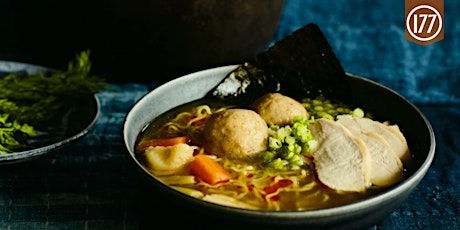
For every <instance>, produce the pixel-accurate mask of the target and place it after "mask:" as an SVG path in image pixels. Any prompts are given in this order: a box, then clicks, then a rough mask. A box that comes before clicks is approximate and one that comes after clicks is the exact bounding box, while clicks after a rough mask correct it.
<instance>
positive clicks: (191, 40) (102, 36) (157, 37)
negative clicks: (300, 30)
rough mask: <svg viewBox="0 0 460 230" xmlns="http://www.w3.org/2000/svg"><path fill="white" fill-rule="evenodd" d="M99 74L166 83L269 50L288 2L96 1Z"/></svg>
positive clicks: (95, 40) (95, 43) (95, 57)
mask: <svg viewBox="0 0 460 230" xmlns="http://www.w3.org/2000/svg"><path fill="white" fill-rule="evenodd" d="M91 4H92V6H91V8H90V9H91V13H90V17H89V18H88V21H89V22H91V25H92V26H93V28H94V29H93V31H92V33H93V35H91V37H92V39H93V40H91V41H90V46H91V47H92V48H91V49H92V51H93V52H92V57H93V58H92V59H93V62H94V70H95V71H96V72H101V73H109V74H110V75H112V78H111V79H112V80H115V81H132V80H136V81H144V82H151V81H166V80H171V79H172V78H176V77H179V76H181V75H183V74H186V73H190V72H194V71H196V70H201V69H205V68H209V67H215V66H220V65H223V64H234V63H238V62H241V61H243V60H245V59H247V58H249V57H252V56H254V55H256V54H258V53H260V52H262V51H263V50H265V48H267V46H268V44H269V42H270V41H271V40H272V38H273V36H274V34H275V32H276V29H277V27H278V22H279V20H280V17H281V14H282V10H283V7H284V0H273V1H270V2H269V3H268V2H266V1H260V0H232V1H219V0H188V1H182V0H170V1H154V0H135V1H117V2H113V1H102V2H101V1H94V2H93V3H91Z"/></svg>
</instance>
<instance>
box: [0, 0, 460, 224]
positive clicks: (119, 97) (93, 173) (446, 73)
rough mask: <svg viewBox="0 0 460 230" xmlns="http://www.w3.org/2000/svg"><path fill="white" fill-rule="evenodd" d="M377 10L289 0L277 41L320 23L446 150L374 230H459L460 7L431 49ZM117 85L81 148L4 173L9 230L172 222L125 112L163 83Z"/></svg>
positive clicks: (390, 9) (399, 9)
mask: <svg viewBox="0 0 460 230" xmlns="http://www.w3.org/2000/svg"><path fill="white" fill-rule="evenodd" d="M369 2H370V1H364V0H361V1H360V0H351V1H340V2H339V1H334V2H332V1H310V0H306V1H303V0H287V2H286V6H285V10H284V13H283V16H282V18H281V22H280V25H279V28H278V31H277V33H276V35H275V37H274V39H273V42H275V41H277V40H280V39H282V38H283V37H285V36H286V35H288V34H290V33H291V32H293V31H295V30H296V29H298V28H299V27H301V26H303V25H305V24H307V23H310V22H313V23H317V24H318V25H319V26H320V28H321V29H322V31H323V33H324V34H325V35H326V37H327V39H328V41H329V42H330V44H331V46H332V48H333V50H334V52H335V53H336V55H337V56H338V58H339V59H340V60H341V63H342V65H343V67H344V68H345V70H346V71H347V72H349V73H353V74H356V75H360V76H363V77H367V78H369V79H372V80H374V81H377V82H379V83H381V84H383V85H385V86H388V87H389V88H391V89H393V90H395V91H397V92H398V93H400V94H402V95H403V96H405V97H406V98H407V99H408V100H410V101H411V102H412V103H414V104H415V105H416V106H417V107H418V108H420V110H421V111H422V112H423V113H424V114H425V116H426V117H427V118H428V119H429V120H430V122H431V124H432V126H433V129H434V132H435V135H436V142H437V147H436V156H435V159H434V161H433V163H432V166H431V168H430V169H429V171H428V172H427V174H426V176H425V178H424V179H423V180H422V181H421V183H420V184H419V186H418V187H417V188H416V189H415V191H414V192H413V193H412V194H411V195H410V197H409V198H408V199H407V201H405V202H404V203H403V205H402V206H401V207H399V208H398V209H397V210H396V211H394V212H393V213H391V214H390V215H389V216H388V217H387V218H386V219H384V220H383V221H382V222H380V223H378V224H376V225H375V226H372V227H371V229H460V217H459V216H460V202H459V200H460V138H459V137H458V136H460V20H459V18H458V15H459V13H460V1H455V0H445V18H444V26H445V27H444V39H443V40H442V41H439V42H436V43H434V44H431V45H428V46H421V45H418V44H415V43H413V42H409V41H407V40H406V39H405V37H404V2H403V1H396V0H390V1H384V0H378V1H372V4H371V5H368V3H369ZM0 36H5V34H2V35H0ZM110 86H111V87H112V88H114V89H116V90H114V91H110V92H102V93H99V94H98V95H97V97H98V98H99V99H100V103H101V116H100V117H99V119H98V121H97V123H96V124H95V126H94V127H93V129H91V130H90V132H89V133H88V134H87V135H86V136H85V137H84V138H83V139H82V140H80V141H79V142H78V143H76V144H75V145H73V146H71V147H70V148H67V149H64V150H62V151H60V152H57V153H56V154H53V155H51V156H49V157H46V158H43V159H39V160H35V161H32V162H28V163H24V164H20V165H14V166H8V167H0V228H2V229H138V228H139V227H144V226H148V227H151V228H158V227H159V226H160V225H162V224H160V223H161V222H162V221H163V222H165V221H166V220H163V219H161V218H158V217H159V215H158V214H156V212H157V211H159V210H160V211H161V210H163V209H168V208H170V206H168V204H163V203H161V202H158V203H157V202H151V201H150V202H147V200H151V199H149V198H151V197H155V194H154V193H152V192H150V191H149V190H148V189H146V187H145V184H143V183H142V182H141V181H140V180H139V178H138V177H137V174H136V172H135V171H134V170H133V168H132V167H131V166H130V164H128V162H127V161H128V158H127V153H126V151H125V147H124V145H123V142H122V137H121V127H122V123H123V121H124V117H125V115H126V113H127V112H128V111H129V109H130V108H131V106H133V104H134V103H135V102H136V101H137V100H138V99H139V98H140V97H142V96H143V95H144V94H146V93H147V92H149V91H150V90H152V89H153V88H155V87H156V86H158V83H156V82H150V83H136V82H124V83H111V85H110ZM395 112H397V111H395ZM160 216H161V215H160ZM156 217H157V218H156ZM180 219H181V218H180V217H178V218H177V220H180ZM189 221H193V220H189ZM196 221H198V220H196ZM179 222H180V221H179ZM166 224H167V225H166V226H171V227H172V226H180V225H178V224H179V223H178V222H177V221H176V222H169V221H168V222H167V223H166ZM180 224H182V223H180ZM163 226H165V225H163ZM216 229H218V226H216Z"/></svg>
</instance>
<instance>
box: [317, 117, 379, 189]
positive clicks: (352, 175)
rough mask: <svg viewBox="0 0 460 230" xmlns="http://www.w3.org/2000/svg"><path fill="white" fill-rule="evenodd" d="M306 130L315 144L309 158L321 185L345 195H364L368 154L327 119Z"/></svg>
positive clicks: (368, 176) (368, 174) (348, 132)
mask: <svg viewBox="0 0 460 230" xmlns="http://www.w3.org/2000/svg"><path fill="white" fill-rule="evenodd" d="M310 129H311V131H312V133H313V135H314V137H315V140H316V141H317V142H318V145H317V147H316V148H315V149H313V150H312V155H313V161H314V163H315V168H316V171H317V174H318V179H319V180H320V181H321V182H322V183H323V184H325V185H327V186H328V187H330V188H332V189H335V190H338V191H349V192H364V191H365V190H366V189H367V188H368V187H370V186H371V181H370V178H371V173H370V170H371V169H370V167H371V164H370V158H369V152H368V150H367V148H366V145H365V143H364V142H363V141H362V140H361V139H359V138H356V137H355V136H353V135H352V134H351V133H350V131H348V130H347V129H346V128H345V127H344V126H343V125H341V124H339V123H337V122H334V121H331V120H328V119H318V120H316V121H315V122H314V123H313V124H311V125H310Z"/></svg>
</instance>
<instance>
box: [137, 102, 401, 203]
mask: <svg viewBox="0 0 460 230" xmlns="http://www.w3.org/2000/svg"><path fill="white" fill-rule="evenodd" d="M298 103H299V104H301V105H302V106H303V108H305V110H306V111H307V114H308V115H307V114H305V113H302V112H301V113H300V114H296V115H294V117H293V118H292V119H291V121H290V122H288V123H280V124H271V125H268V124H267V122H266V121H265V122H264V123H263V124H264V125H265V128H263V127H260V125H259V126H257V127H254V126H253V125H254V124H252V121H254V120H257V121H259V118H260V119H262V120H264V119H263V118H262V116H260V115H259V114H258V113H256V112H254V110H252V109H248V108H242V107H241V106H239V105H235V104H226V102H225V103H223V102H222V101H217V100H215V99H211V98H203V99H200V100H197V101H194V102H191V103H188V104H185V105H181V106H179V107H177V108H175V109H173V110H171V111H168V112H167V113H165V114H163V115H161V116H160V117H158V118H156V119H155V120H153V121H152V122H151V124H150V125H149V126H148V127H147V128H146V129H145V130H144V131H143V132H142V133H141V134H140V137H139V141H138V142H137V143H136V144H137V146H136V149H137V154H138V157H139V159H140V161H141V162H142V163H143V164H144V166H145V167H146V168H147V169H148V170H149V171H150V172H151V173H152V174H153V175H154V176H155V177H157V178H158V179H159V180H161V181H162V182H163V183H165V184H167V185H169V186H171V187H172V188H174V189H176V190H178V191H181V192H183V193H185V194H188V195H190V196H193V197H196V198H199V199H203V200H206V201H209V202H213V203H218V204H221V205H226V206H232V207H237V208H244V209H262V210H313V209H321V208H328V207H335V206H340V205H345V204H348V203H352V202H356V201H359V200H363V199H365V198H367V197H370V196H373V195H375V194H377V193H380V192H383V191H385V190H386V189H387V188H388V187H390V186H392V185H394V184H396V183H398V182H400V181H401V180H402V178H403V167H402V166H403V164H402V162H403V161H401V159H404V156H406V155H404V156H398V155H396V153H395V149H392V148H391V147H390V145H389V144H388V141H387V140H386V139H387V138H390V139H391V138H395V137H397V138H401V136H399V134H398V132H399V129H398V127H397V126H395V125H390V124H388V123H381V122H379V121H373V120H371V119H370V118H369V115H368V114H367V113H364V110H362V109H360V108H351V107H349V106H346V105H345V104H343V103H338V102H332V101H331V100H328V99H326V98H323V97H318V98H314V99H303V100H301V101H299V102H298ZM229 111H232V112H233V113H235V112H237V113H238V114H237V115H238V116H235V117H234V118H235V119H240V120H232V117H233V116H232V115H234V114H230V115H228V116H227V115H226V116H222V114H225V113H228V112H229ZM283 111H286V108H283V110H281V111H278V113H279V114H283ZM240 112H241V113H240ZM219 117H220V118H219ZM222 117H225V119H222ZM241 119H246V121H245V122H243V121H242V120H241ZM361 120H365V121H364V122H362V121H361ZM239 122H242V123H241V124H243V125H240V123H239ZM374 122H375V123H374ZM361 123H370V125H371V128H369V129H367V128H363V127H358V126H357V125H356V124H361ZM361 125H363V124H361ZM210 126H215V127H213V128H212V129H211V128H209V127H210ZM373 126H377V127H379V128H377V130H376V128H373ZM247 127H250V129H252V130H254V132H252V133H251V132H249V131H248V130H249V129H247ZM380 128H384V129H387V131H389V132H391V133H393V134H394V136H390V137H385V135H388V133H382V131H379V129H380ZM214 129H218V130H219V129H220V130H221V132H220V131H219V132H217V133H216V132H214V131H213V132H214V133H212V134H211V133H206V132H211V131H209V130H214ZM265 129H266V130H265ZM241 130H244V131H243V132H240V131H241ZM261 132H262V133H264V132H267V136H266V138H264V137H265V134H264V135H262V136H261V137H262V138H260V139H259V138H256V137H255V136H257V135H258V134H259V133H261ZM379 132H380V134H379ZM248 133H251V134H249V135H248ZM399 133H400V132H399ZM232 135H233V137H232ZM401 135H402V134H401ZM244 140H250V141H253V140H256V141H257V144H256V143H255V142H254V145H257V146H259V147H257V148H250V147H251V146H247V145H248V143H250V142H248V143H240V142H244ZM261 140H263V141H264V143H263V146H262V147H260V145H261V143H259V142H260V141H261ZM207 141H212V142H213V143H212V145H209V144H208V143H207ZM390 141H391V140H390ZM400 141H401V143H404V141H403V139H400ZM207 146H212V147H211V148H213V149H208V148H207ZM216 146H217V147H216ZM406 146H407V145H406ZM233 149H234V150H235V151H238V154H234V153H232V150H233ZM252 150H254V151H252ZM216 151H219V152H216ZM406 153H408V149H407V152H406ZM389 159H390V160H389Z"/></svg>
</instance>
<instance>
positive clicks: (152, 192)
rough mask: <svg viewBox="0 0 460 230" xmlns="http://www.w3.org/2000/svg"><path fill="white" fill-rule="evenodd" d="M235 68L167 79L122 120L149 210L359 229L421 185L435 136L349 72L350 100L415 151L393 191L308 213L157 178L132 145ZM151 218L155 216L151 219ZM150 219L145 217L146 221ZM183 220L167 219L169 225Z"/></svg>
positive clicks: (221, 220) (405, 104) (203, 221)
mask: <svg viewBox="0 0 460 230" xmlns="http://www.w3.org/2000/svg"><path fill="white" fill-rule="evenodd" d="M236 67H237V66H234V65H233V66H224V67H219V68H214V69H209V70H204V71H200V72H196V73H192V74H189V75H186V76H183V77H180V78H177V79H174V80H172V81H170V82H167V83H165V84H163V85H161V86H159V87H158V88H156V89H154V90H153V91H151V92H149V93H147V94H146V95H145V96H144V97H142V98H141V99H139V100H138V101H137V102H136V103H135V105H134V106H133V107H132V109H131V110H130V111H129V112H128V114H127V116H126V118H125V121H124V124H123V138H124V144H125V146H126V148H127V150H128V151H127V154H128V159H129V161H131V163H133V164H132V165H133V167H134V168H135V169H136V171H138V172H139V174H140V175H141V178H142V181H143V183H146V187H147V189H146V193H145V194H146V198H145V199H143V200H148V198H149V197H150V198H152V197H154V199H153V200H152V203H151V204H149V205H148V206H149V207H148V208H147V210H151V209H152V208H160V209H162V210H164V211H163V212H162V213H163V214H162V215H164V216H155V217H156V220H157V221H166V220H168V217H172V216H174V217H180V219H181V220H184V218H186V219H187V220H189V221H191V222H192V223H194V224H191V226H192V225H195V226H197V225H200V226H208V225H210V226H211V227H212V226H217V225H219V226H220V227H223V228H226V227H228V228H233V229H234V228H235V227H238V226H240V227H241V226H246V227H247V226H259V227H262V226H263V227H264V228H279V227H283V229H286V228H291V227H295V228H298V227H305V229H307V228H308V229H328V228H333V229H363V228H366V227H370V226H372V225H374V224H377V223H378V222H380V221H382V220H383V219H384V218H385V217H387V216H388V215H389V214H390V213H392V212H393V211H395V210H396V209H397V208H398V207H399V206H400V205H401V204H402V203H403V202H404V200H406V198H408V197H409V195H410V194H411V192H412V191H413V190H414V188H415V187H416V186H417V185H418V184H419V182H420V181H421V180H422V178H423V177H424V175H425V174H426V172H427V170H428V169H429V167H430V164H431V162H432V160H433V157H434V154H435V137H434V133H433V130H432V127H431V125H430V123H429V121H428V120H427V119H426V118H425V116H424V115H423V114H422V113H421V112H420V111H419V109H418V108H417V107H416V106H414V105H413V104H412V103H411V102H409V101H408V100H407V99H405V98H404V97H403V96H401V95H400V94H398V93H397V92H395V91H393V90H391V89H389V88H387V87H385V86H382V85H380V84H378V83H376V82H373V81H370V80H368V79H366V78H363V77H359V76H354V75H351V74H347V76H346V78H347V81H348V83H349V84H350V87H351V90H350V94H351V95H350V96H351V99H352V103H353V104H356V105H362V106H363V107H364V108H366V109H367V110H369V111H373V112H374V113H375V114H379V116H382V117H385V118H386V119H388V120H390V121H392V122H394V123H396V124H398V125H399V127H400V128H401V130H402V131H403V133H404V135H405V136H406V139H407V143H408V145H409V148H410V149H411V153H412V155H413V165H411V166H410V167H408V169H407V176H406V177H405V179H404V180H403V181H402V182H401V183H399V184H397V185H396V186H394V187H392V188H391V189H389V190H387V191H385V192H383V193H380V194H378V195H375V196H372V197H370V198H367V199H365V200H362V201H358V202H354V203H350V204H347V205H342V206H338V207H332V208H326V209H318V210H309V211H264V210H248V209H242V208H232V207H228V206H223V205H218V204H214V203H209V202H206V201H203V200H201V199H197V198H193V197H191V196H188V195H185V194H183V193H181V192H178V191H176V190H175V189H173V188H171V187H169V186H168V185H166V184H164V183H162V182H160V181H159V180H158V179H157V178H155V176H153V175H152V174H151V173H150V172H149V170H148V169H146V168H145V167H144V166H143V164H142V163H141V162H140V161H139V159H138V158H137V157H136V153H135V143H136V139H137V138H138V136H139V134H140V133H141V132H142V131H143V130H144V128H145V127H146V126H147V125H148V124H149V123H150V122H151V121H152V120H153V119H154V118H155V117H157V116H159V115H160V114H162V113H164V112H166V111H168V110H170V109H172V108H174V107H176V106H179V105H182V104H184V103H187V102H191V101H194V100H196V99H200V98H202V97H204V96H205V95H206V94H207V92H209V91H210V90H211V89H213V88H214V87H215V86H216V85H218V84H219V83H220V82H221V80H222V79H224V78H225V77H226V76H227V74H228V73H229V72H231V71H232V70H234V69H235V68H236ZM146 218H149V217H146ZM150 218H153V217H150ZM146 221H147V222H148V220H146ZM178 222H181V221H175V222H172V223H171V222H170V224H174V223H178Z"/></svg>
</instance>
